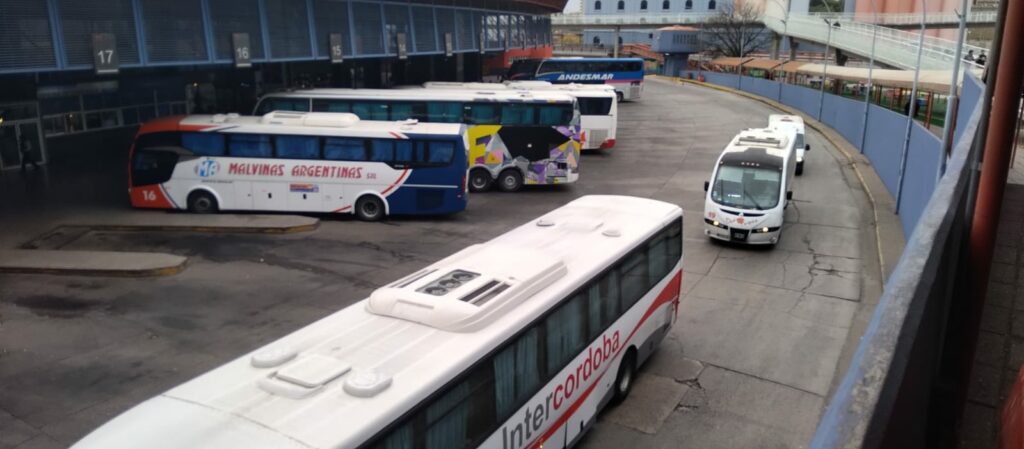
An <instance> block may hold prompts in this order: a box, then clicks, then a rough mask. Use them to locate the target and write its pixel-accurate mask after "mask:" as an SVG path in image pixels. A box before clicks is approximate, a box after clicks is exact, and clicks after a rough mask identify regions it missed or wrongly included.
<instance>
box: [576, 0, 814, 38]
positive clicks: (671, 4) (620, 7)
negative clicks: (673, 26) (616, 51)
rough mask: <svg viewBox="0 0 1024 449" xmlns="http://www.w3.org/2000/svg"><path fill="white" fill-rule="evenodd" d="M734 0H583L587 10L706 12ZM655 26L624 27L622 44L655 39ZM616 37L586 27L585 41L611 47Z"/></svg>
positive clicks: (605, 12)
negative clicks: (628, 28)
mask: <svg viewBox="0 0 1024 449" xmlns="http://www.w3.org/2000/svg"><path fill="white" fill-rule="evenodd" d="M732 1H733V0H582V2H583V14H587V15H609V14H652V15H653V14H686V13H693V14H706V13H709V12H710V13H713V12H715V11H719V10H721V9H722V8H723V7H726V6H728V5H730V4H731V3H732ZM804 1H806V0H804ZM654 32H655V29H654V28H653V27H652V28H651V29H643V30H623V31H621V32H620V33H619V38H620V39H621V42H620V44H645V45H651V44H653V43H654ZM614 41H615V32H614V31H612V30H583V44H584V45H599V46H605V47H611V46H612V45H613V43H614Z"/></svg>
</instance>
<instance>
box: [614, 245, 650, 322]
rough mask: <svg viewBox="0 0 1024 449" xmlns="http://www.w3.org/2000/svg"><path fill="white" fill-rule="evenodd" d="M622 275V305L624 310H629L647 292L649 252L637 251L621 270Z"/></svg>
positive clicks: (627, 259)
mask: <svg viewBox="0 0 1024 449" xmlns="http://www.w3.org/2000/svg"><path fill="white" fill-rule="evenodd" d="M620 271H621V273H622V304H623V308H622V309H623V310H626V309H628V308H629V307H631V306H632V305H633V304H636V302H637V301H639V300H640V298H641V297H642V296H643V295H644V293H646V292H647V289H648V285H649V284H648V276H647V274H648V273H647V252H645V251H635V252H634V253H633V254H631V255H630V256H629V257H628V258H626V260H625V262H623V263H622V267H621V268H620Z"/></svg>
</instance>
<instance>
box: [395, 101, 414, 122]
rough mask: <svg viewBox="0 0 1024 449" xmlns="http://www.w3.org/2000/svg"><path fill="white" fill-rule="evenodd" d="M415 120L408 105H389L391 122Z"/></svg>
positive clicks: (410, 105)
mask: <svg viewBox="0 0 1024 449" xmlns="http://www.w3.org/2000/svg"><path fill="white" fill-rule="evenodd" d="M410 118H416V117H415V116H414V115H413V112H412V104H410V103H391V120H405V119H410Z"/></svg>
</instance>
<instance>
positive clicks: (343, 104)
mask: <svg viewBox="0 0 1024 449" xmlns="http://www.w3.org/2000/svg"><path fill="white" fill-rule="evenodd" d="M313 112H352V105H351V104H349V103H348V102H347V101H345V100H325V99H314V100H313Z"/></svg>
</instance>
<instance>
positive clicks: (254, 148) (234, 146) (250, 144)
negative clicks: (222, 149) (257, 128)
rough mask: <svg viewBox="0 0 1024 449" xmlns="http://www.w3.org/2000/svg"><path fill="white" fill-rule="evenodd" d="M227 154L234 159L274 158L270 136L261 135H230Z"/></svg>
mask: <svg viewBox="0 0 1024 449" xmlns="http://www.w3.org/2000/svg"><path fill="white" fill-rule="evenodd" d="M228 153H229V154H230V155H231V156H234V157H274V148H273V146H271V144H270V136H265V135H261V134H230V135H229V136H228Z"/></svg>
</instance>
